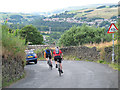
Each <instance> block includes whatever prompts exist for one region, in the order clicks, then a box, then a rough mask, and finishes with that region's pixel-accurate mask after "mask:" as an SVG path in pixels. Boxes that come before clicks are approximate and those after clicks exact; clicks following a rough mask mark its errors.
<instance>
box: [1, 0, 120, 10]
mask: <svg viewBox="0 0 120 90" xmlns="http://www.w3.org/2000/svg"><path fill="white" fill-rule="evenodd" d="M118 1H119V0H2V1H1V5H0V12H39V11H41V12H45V11H50V10H53V9H58V8H65V7H69V6H81V5H88V4H100V3H108V2H109V3H118Z"/></svg>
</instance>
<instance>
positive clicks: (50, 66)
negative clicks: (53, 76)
mask: <svg viewBox="0 0 120 90" xmlns="http://www.w3.org/2000/svg"><path fill="white" fill-rule="evenodd" d="M48 65H49V68H50V69H51V70H52V64H51V61H50V60H48Z"/></svg>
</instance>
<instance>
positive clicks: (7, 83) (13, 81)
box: [2, 72, 26, 88]
mask: <svg viewBox="0 0 120 90" xmlns="http://www.w3.org/2000/svg"><path fill="white" fill-rule="evenodd" d="M25 76H26V72H24V74H23V75H22V76H21V77H20V78H18V79H15V80H10V81H9V82H5V83H3V84H2V87H3V88H6V87H9V86H10V85H11V84H13V83H16V82H17V81H19V80H21V79H23V78H25Z"/></svg>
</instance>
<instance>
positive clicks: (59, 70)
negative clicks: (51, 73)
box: [58, 65, 61, 76]
mask: <svg viewBox="0 0 120 90" xmlns="http://www.w3.org/2000/svg"><path fill="white" fill-rule="evenodd" d="M58 66H59V67H58V72H59V76H61V69H60V65H58Z"/></svg>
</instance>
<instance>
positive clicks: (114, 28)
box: [107, 23, 118, 63]
mask: <svg viewBox="0 0 120 90" xmlns="http://www.w3.org/2000/svg"><path fill="white" fill-rule="evenodd" d="M117 30H118V29H117V27H116V26H115V24H114V23H112V24H111V25H110V27H109V30H108V31H107V33H112V39H113V40H112V41H113V52H112V63H114V61H115V60H114V55H115V53H114V33H115V32H116V31H117Z"/></svg>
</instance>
